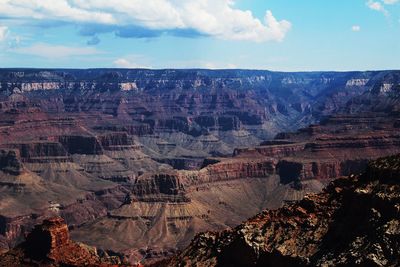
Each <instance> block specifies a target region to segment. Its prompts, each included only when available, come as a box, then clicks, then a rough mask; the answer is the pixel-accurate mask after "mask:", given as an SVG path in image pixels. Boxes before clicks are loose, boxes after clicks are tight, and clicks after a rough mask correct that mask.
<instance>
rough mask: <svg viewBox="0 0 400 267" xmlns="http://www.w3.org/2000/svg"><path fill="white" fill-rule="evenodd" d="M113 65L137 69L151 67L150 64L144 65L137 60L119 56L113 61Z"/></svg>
mask: <svg viewBox="0 0 400 267" xmlns="http://www.w3.org/2000/svg"><path fill="white" fill-rule="evenodd" d="M113 65H114V66H115V67H117V68H126V69H136V68H144V69H149V68H150V67H149V66H144V65H141V64H138V63H135V62H132V61H131V60H128V59H126V58H118V59H117V60H115V61H114V62H113Z"/></svg>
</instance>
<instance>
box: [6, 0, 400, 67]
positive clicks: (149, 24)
mask: <svg viewBox="0 0 400 267" xmlns="http://www.w3.org/2000/svg"><path fill="white" fill-rule="evenodd" d="M0 67H38V68H42V67H50V68H54V67H62V68H92V67H95V68H100V67H107V68H108V67H122V68H138V67H144V68H252V69H270V70H282V71H296V70H367V69H400V0H323V1H322V0H236V1H234V0H112V1H111V0H0Z"/></svg>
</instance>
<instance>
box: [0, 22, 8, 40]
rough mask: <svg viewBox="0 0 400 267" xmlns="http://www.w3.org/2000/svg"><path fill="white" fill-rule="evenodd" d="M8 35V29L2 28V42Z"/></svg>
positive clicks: (0, 27) (0, 28) (0, 37)
mask: <svg viewBox="0 0 400 267" xmlns="http://www.w3.org/2000/svg"><path fill="white" fill-rule="evenodd" d="M7 34H8V27H6V26H0V42H2V41H4V40H5V39H6V37H7Z"/></svg>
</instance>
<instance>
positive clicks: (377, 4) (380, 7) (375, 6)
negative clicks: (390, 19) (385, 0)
mask: <svg viewBox="0 0 400 267" xmlns="http://www.w3.org/2000/svg"><path fill="white" fill-rule="evenodd" d="M389 1H390V0H389ZM367 6H368V7H369V8H370V9H372V10H375V11H379V12H382V13H383V14H385V16H387V15H389V12H388V11H387V10H386V9H385V7H384V6H383V4H382V3H381V2H376V1H373V0H368V2H367Z"/></svg>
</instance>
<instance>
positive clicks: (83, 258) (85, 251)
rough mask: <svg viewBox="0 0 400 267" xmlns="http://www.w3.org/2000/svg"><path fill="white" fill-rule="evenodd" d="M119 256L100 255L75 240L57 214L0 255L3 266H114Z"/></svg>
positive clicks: (0, 263)
mask: <svg viewBox="0 0 400 267" xmlns="http://www.w3.org/2000/svg"><path fill="white" fill-rule="evenodd" d="M112 264H121V262H120V261H119V259H118V258H115V257H114V258H112V257H109V256H108V255H103V256H100V255H99V254H98V252H97V250H96V249H95V248H93V247H89V246H86V245H84V244H80V243H75V242H73V241H72V240H71V239H70V237H69V232H68V226H67V225H66V224H65V222H64V220H63V219H61V218H59V217H54V218H51V219H47V220H45V221H43V224H41V225H37V226H35V228H34V229H33V231H32V232H31V233H30V234H29V235H28V236H27V238H26V241H25V242H23V243H22V244H20V245H19V246H18V247H16V248H14V249H12V250H11V251H9V252H7V253H5V254H3V255H1V256H0V266H10V267H11V266H48V267H53V266H88V265H90V266H104V267H106V266H111V265H112Z"/></svg>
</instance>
